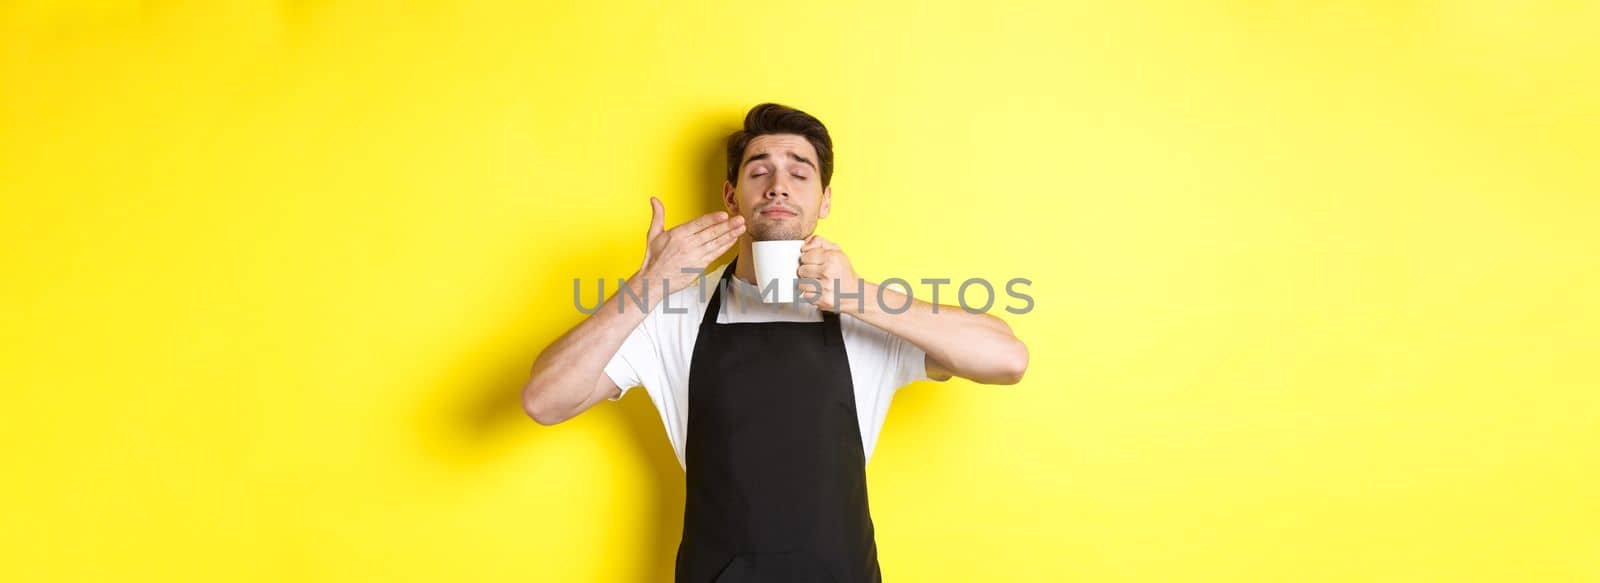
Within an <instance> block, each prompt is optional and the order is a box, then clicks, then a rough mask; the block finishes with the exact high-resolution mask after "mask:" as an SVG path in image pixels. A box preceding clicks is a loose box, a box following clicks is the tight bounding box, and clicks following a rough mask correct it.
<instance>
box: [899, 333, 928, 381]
mask: <svg viewBox="0 0 1600 583" xmlns="http://www.w3.org/2000/svg"><path fill="white" fill-rule="evenodd" d="M889 339H890V340H889V343H890V354H892V355H894V363H895V372H894V380H895V382H894V384H895V387H897V388H898V387H903V386H906V385H909V384H911V383H914V382H917V381H926V380H931V379H929V378H928V360H927V358H928V355H927V353H925V352H923V350H922V348H920V347H918V346H917V345H916V344H912V343H911V341H909V340H906V339H904V338H901V337H899V336H896V335H893V334H890V335H889Z"/></svg>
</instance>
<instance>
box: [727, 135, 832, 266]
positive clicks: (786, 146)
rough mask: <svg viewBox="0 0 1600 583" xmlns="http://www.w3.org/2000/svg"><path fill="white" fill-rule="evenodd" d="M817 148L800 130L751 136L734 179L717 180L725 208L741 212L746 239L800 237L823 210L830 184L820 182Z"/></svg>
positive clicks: (807, 233) (824, 213) (814, 225)
mask: <svg viewBox="0 0 1600 583" xmlns="http://www.w3.org/2000/svg"><path fill="white" fill-rule="evenodd" d="M817 164H818V162H817V150H816V148H813V147H811V142H809V141H807V140H806V139H805V137H804V136H800V135H796V134H768V135H764V136H756V138H755V139H753V140H750V143H749V144H748V145H746V146H745V148H744V158H743V160H742V162H741V163H740V165H739V184H738V185H737V186H735V185H733V184H731V183H726V182H725V183H723V185H722V202H723V204H724V205H726V206H727V207H728V213H729V214H733V215H740V216H743V217H744V222H745V225H746V226H747V228H748V229H747V232H748V234H749V236H750V239H751V240H753V241H777V240H786V239H804V238H806V237H808V236H810V235H811V233H812V231H815V230H816V228H817V219H821V218H825V217H827V216H828V202H829V199H830V198H832V196H833V189H832V188H824V187H823V186H822V172H821V171H820V170H819V168H818V166H817Z"/></svg>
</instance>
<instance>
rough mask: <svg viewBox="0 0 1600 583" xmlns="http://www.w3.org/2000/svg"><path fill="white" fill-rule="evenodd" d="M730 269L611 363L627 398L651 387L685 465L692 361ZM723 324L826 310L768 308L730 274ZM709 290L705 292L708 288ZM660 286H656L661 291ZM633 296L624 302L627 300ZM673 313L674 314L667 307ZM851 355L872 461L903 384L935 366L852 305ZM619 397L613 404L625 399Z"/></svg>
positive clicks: (660, 317) (676, 296) (657, 312)
mask: <svg viewBox="0 0 1600 583" xmlns="http://www.w3.org/2000/svg"><path fill="white" fill-rule="evenodd" d="M727 267H728V265H727V264H723V265H722V267H719V268H717V269H716V270H714V271H712V272H710V273H708V274H706V275H705V279H704V280H702V281H699V282H696V283H695V284H694V285H690V286H689V287H687V288H684V289H682V290H680V291H678V292H675V293H673V294H672V295H671V296H668V298H667V300H666V301H663V302H661V303H658V304H656V307H655V309H654V310H652V311H651V312H650V313H649V314H647V315H646V316H645V319H644V321H643V322H640V323H639V326H638V327H636V328H634V329H633V332H632V333H630V334H629V335H628V339H627V340H625V341H623V343H622V347H621V348H619V349H617V353H616V354H615V355H613V356H612V357H611V361H610V362H608V363H607V364H606V369H605V370H606V376H609V377H611V381H612V382H614V383H616V384H617V386H618V387H620V388H621V389H622V394H626V393H627V392H628V390H629V389H631V388H632V387H635V386H639V385H644V388H645V391H646V392H648V393H649V395H650V401H651V402H652V403H655V406H656V411H658V412H659V413H660V414H661V423H662V425H663V426H664V427H666V430H667V439H669V440H671V441H672V451H673V452H675V453H677V454H678V465H679V466H683V465H684V461H683V460H684V456H683V447H684V443H685V442H686V437H687V436H688V419H689V361H690V360H691V357H692V356H693V355H694V342H695V339H696V338H697V337H698V336H699V335H700V319H701V317H703V316H704V315H705V313H706V305H707V304H710V303H711V294H712V293H713V292H714V291H715V290H716V285H717V281H718V280H719V278H721V277H722V272H723V270H725V269H727ZM728 281H729V284H728V289H727V293H725V294H724V296H723V298H722V310H721V313H720V314H718V315H717V323H719V324H729V323H738V322H820V321H822V311H821V310H820V309H818V308H817V307H816V306H813V305H811V304H807V303H803V302H802V303H797V304H765V303H762V302H761V301H760V291H759V290H757V289H756V286H755V285H754V284H751V283H749V282H747V281H744V280H742V279H739V278H737V277H730V278H729V280H728ZM702 287H704V288H705V291H704V293H701V289H700V288H702ZM659 289H660V288H657V290H658V291H659ZM629 299H630V298H627V297H623V298H621V300H622V301H629ZM669 307H670V308H671V309H672V310H673V311H674V312H677V311H680V310H684V312H683V313H668V312H667V308H669ZM839 328H840V332H842V333H843V336H844V347H845V354H846V355H847V356H848V358H849V361H850V381H851V384H853V385H854V386H855V393H856V418H857V419H858V420H859V422H860V423H861V444H862V446H863V447H864V448H865V450H866V451H864V452H862V453H864V454H865V455H866V458H867V459H871V458H872V449H873V446H875V445H877V443H878V430H879V429H880V428H882V427H883V419H884V416H885V415H887V414H888V412H889V401H890V400H891V399H893V398H894V392H895V390H896V389H899V388H900V387H903V386H906V385H908V384H911V383H913V382H916V381H920V380H928V369H927V364H926V361H925V360H924V358H925V356H924V353H923V351H922V349H921V348H918V347H917V346H916V345H915V344H912V343H910V342H908V341H906V340H905V339H902V338H900V337H899V336H895V335H893V334H890V333H888V332H886V331H884V330H883V329H882V328H879V327H877V326H873V325H872V324H868V323H866V322H863V321H861V320H860V319H859V318H856V317H854V316H852V315H850V312H849V308H846V310H845V311H844V312H843V313H841V314H840V315H839ZM620 398H622V395H621V394H619V395H617V396H616V397H613V398H612V400H616V399H620Z"/></svg>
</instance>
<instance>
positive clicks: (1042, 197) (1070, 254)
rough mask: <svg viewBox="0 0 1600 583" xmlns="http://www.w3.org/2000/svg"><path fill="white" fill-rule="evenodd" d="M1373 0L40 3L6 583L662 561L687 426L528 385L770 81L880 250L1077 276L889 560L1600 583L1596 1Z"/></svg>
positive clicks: (896, 437)
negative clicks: (582, 403)
mask: <svg viewBox="0 0 1600 583" xmlns="http://www.w3.org/2000/svg"><path fill="white" fill-rule="evenodd" d="M1335 4H1339V6H1337V7H1321V8H1308V7H1294V6H1292V5H1291V3H1280V2H1215V3H1209V4H1207V5H1204V6H1202V5H1200V4H1196V3H1189V2H1172V3H1122V2H1086V3H1082V4H1081V5H1073V6H1065V5H1057V4H1056V3H1039V4H1035V5H1029V6H1022V5H1015V6H1013V5H1009V4H1008V3H1005V2H981V3H962V4H961V5H950V6H933V5H925V4H923V3H916V2H892V3H887V2H886V3H871V4H870V5H868V4H867V3H856V2H826V3H815V4H814V3H804V2H802V3H795V2H775V3H760V2H727V3H720V4H713V3H704V2H698V3H681V2H642V3H637V4H631V5H603V4H598V3H587V2H570V3H560V4H558V3H532V4H527V3H505V4H503V5H501V4H487V3H481V4H480V3H468V2H418V3H394V2H375V1H373V2H337V3H336V2H317V1H282V2H252V1H235V2H211V3H206V2H193V3H183V2H106V3H98V2H43V1H39V2H34V1H22V2H6V3H4V5H3V7H0V51H3V52H0V59H3V60H0V192H3V195H4V196H3V202H0V205H3V206H0V265H3V277H4V279H3V287H0V300H3V306H4V309H3V313H0V343H3V344H0V358H3V368H0V383H3V390H4V393H3V395H4V407H3V411H4V413H3V415H4V417H3V419H0V439H3V446H4V456H5V462H4V463H5V466H4V468H5V478H4V480H3V483H4V485H3V486H0V488H3V489H0V494H3V505H4V506H3V513H0V520H3V522H4V524H3V527H0V533H3V534H0V549H3V550H0V553H3V559H0V580H8V581H20V580H55V579H80V578H81V579H100V580H175V579H183V580H213V581H224V580H226V581H255V580H259V581H281V580H307V581H353V580H361V579H372V580H393V581H446V580H465V581H495V580H499V581H527V580H544V581H587V580H607V581H611V580H615V581H630V580H649V579H660V578H662V577H664V576H665V575H666V574H667V573H669V572H670V569H671V563H672V554H673V552H674V550H675V545H676V543H677V540H678V532H677V531H678V528H679V527H680V524H681V523H680V520H681V515H680V513H681V511H682V506H681V505H682V500H681V496H682V486H681V483H680V481H681V479H682V478H681V471H680V470H679V469H678V467H677V464H676V461H675V460H674V458H673V456H672V453H671V450H670V449H669V447H668V445H667V442H666V439H665V437H664V434H663V432H662V430H661V427H660V424H659V421H657V420H656V417H655V413H654V411H653V409H651V407H650V404H649V402H648V400H646V399H645V397H644V396H643V394H642V393H637V394H633V395H630V396H629V397H628V398H627V399H625V400H624V401H623V402H621V403H603V404H601V405H600V406H598V407H597V408H596V409H595V410H593V411H591V412H589V413H586V414H584V415H582V416H581V417H579V418H577V419H574V420H573V421H570V422H568V423H565V424H562V425H559V426H556V427H553V428H546V427H541V426H538V425H536V424H534V423H533V422H532V421H530V420H528V419H527V418H526V417H524V416H523V415H522V413H521V411H520V409H519V406H518V401H517V393H518V390H519V389H520V387H521V384H522V382H523V381H524V380H525V379H526V376H527V372H528V367H529V365H530V364H531V362H532V361H533V358H534V357H535V355H537V354H538V352H539V350H540V349H541V348H542V347H543V346H544V345H545V344H547V343H548V342H549V341H551V340H552V339H553V338H555V336H556V335H558V334H559V333H560V332H561V331H563V330H565V329H566V328H567V327H569V326H571V325H573V324H574V323H576V322H577V321H579V319H580V314H579V313H578V312H577V311H576V310H575V309H574V308H573V307H572V302H571V293H572V279H573V278H575V277H582V278H586V280H588V281H590V282H592V281H593V278H596V277H606V278H615V277H618V276H626V275H627V274H629V273H631V272H632V270H633V269H635V268H636V267H637V266H638V262H639V259H640V257H641V256H642V255H641V253H642V244H643V234H644V231H645V228H646V225H647V222H648V219H649V206H648V202H647V201H648V197H649V196H650V195H652V194H658V195H660V196H662V198H663V200H664V201H665V202H666V206H667V210H668V215H669V216H668V219H669V221H671V222H680V221H683V220H687V219H689V218H691V217H693V216H694V215H696V214H699V213H702V212H706V211H708V210H710V209H712V208H715V204H716V203H715V202H714V201H715V200H716V198H715V197H716V196H717V195H718V193H719V192H720V186H721V182H720V181H721V172H722V166H721V165H722V161H721V158H720V156H721V155H722V154H721V152H720V150H719V149H718V148H719V146H720V141H721V139H722V137H723V136H724V135H725V134H726V133H727V132H729V131H731V130H732V129H734V127H735V126H736V124H737V123H738V122H739V120H740V119H741V116H742V115H743V113H744V111H745V110H746V109H747V108H748V107H749V106H751V105H753V104H755V103H757V102H760V101H767V100H773V101H779V102H783V103H788V104H792V105H795V106H798V107H801V108H803V109H806V110H808V111H810V112H812V113H815V114H816V115H818V116H819V117H820V118H821V119H822V120H823V121H824V122H825V123H827V124H828V125H829V127H830V129H831V130H832V132H833V135H834V138H835V140H836V142H837V144H838V172H837V175H836V177H835V182H834V188H835V199H834V207H833V208H834V215H833V217H831V218H829V219H827V220H825V221H824V223H823V225H822V228H821V231H820V232H821V233H822V234H824V235H825V236H828V237H830V238H832V239H834V240H836V241H837V242H839V243H840V244H841V245H842V246H843V247H844V249H845V250H846V251H847V252H849V253H850V255H851V257H852V259H853V260H854V262H855V264H856V266H857V268H858V270H860V271H861V272H862V273H863V274H864V275H866V276H868V277H869V278H874V279H883V278H887V277H891V276H901V277H906V278H920V277H940V276H943V277H952V278H966V277H974V276H983V277H991V278H996V279H1001V280H1003V279H1005V278H1010V277H1018V276H1021V277H1028V278H1030V279H1032V280H1033V281H1034V284H1033V286H1032V287H1031V288H1029V291H1030V292H1031V293H1032V295H1033V296H1034V298H1035V300H1036V302H1037V305H1036V309H1035V310H1034V311H1033V312H1032V313H1030V314H1027V315H1024V316H1010V315H1006V318H1007V319H1008V321H1009V322H1010V323H1011V324H1012V325H1013V327H1014V328H1015V329H1016V331H1017V333H1018V334H1019V335H1020V336H1021V337H1022V338H1023V339H1024V340H1025V341H1027V343H1028V344H1029V346H1030V348H1031V352H1032V366H1031V368H1030V369H1029V371H1028V374H1027V378H1026V379H1025V380H1024V382H1023V383H1022V384H1020V385H1019V386H1015V387H983V386H977V385H973V384H971V383H967V382H963V381H952V382H950V383H947V384H943V385H940V384H930V383H923V384H918V385H914V386H911V387H908V388H906V389H903V390H902V391H901V392H900V394H899V397H898V399H896V401H895V403H894V408H893V410H892V412H891V413H890V415H889V419H888V422H887V425H886V427H885V428H884V433H883V438H882V441H881V443H880V445H879V446H878V449H877V451H876V453H875V456H874V458H873V462H872V465H871V467H870V472H869V474H870V481H871V486H872V504H873V515H874V517H875V519H876V521H877V525H878V544H879V548H880V551H881V556H882V563H883V568H884V570H885V573H886V574H887V575H888V577H889V578H890V579H891V580H895V581H975V580H984V581H1028V580H1083V581H1241V580H1245V581H1251V580H1293V581H1317V580H1326V581H1352V580H1388V581H1422V580H1449V581H1462V580H1485V581H1492V580H1538V581H1595V580H1600V528H1597V527H1596V524H1597V522H1600V495H1597V494H1596V491H1597V490H1600V484H1597V478H1600V472H1597V469H1596V468H1597V465H1600V427H1597V424H1600V405H1597V400H1600V399H1597V397H1596V394H1597V392H1596V390H1597V388H1600V364H1597V362H1600V333H1597V330H1600V300H1597V298H1600V271H1597V267H1596V266H1597V257H1600V232H1597V231H1600V229H1597V226H1600V186H1597V185H1600V170H1597V168H1600V164H1597V160H1600V149H1597V138H1596V136H1600V113H1597V112H1600V43H1597V41H1596V40H1595V39H1596V35H1595V34H1594V31H1595V30H1596V29H1600V8H1597V6H1600V5H1597V4H1595V3H1593V2H1554V3H1524V2H1513V1H1504V2H1471V1H1458V2H1394V1H1371V2H1357V3H1335ZM589 289H592V287H590V288H589ZM1002 305H1004V304H1002Z"/></svg>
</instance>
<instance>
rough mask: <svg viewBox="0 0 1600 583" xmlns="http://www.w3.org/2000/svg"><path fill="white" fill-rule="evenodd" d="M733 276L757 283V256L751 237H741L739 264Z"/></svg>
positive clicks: (753, 283) (752, 283)
mask: <svg viewBox="0 0 1600 583" xmlns="http://www.w3.org/2000/svg"><path fill="white" fill-rule="evenodd" d="M733 276H734V277H737V278H739V279H742V280H745V281H746V282H749V283H750V284H751V285H755V283H756V254H755V245H753V244H752V241H751V239H750V236H749V235H740V236H739V264H738V265H736V266H735V269H734V270H733Z"/></svg>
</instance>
